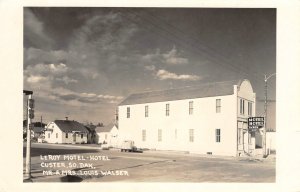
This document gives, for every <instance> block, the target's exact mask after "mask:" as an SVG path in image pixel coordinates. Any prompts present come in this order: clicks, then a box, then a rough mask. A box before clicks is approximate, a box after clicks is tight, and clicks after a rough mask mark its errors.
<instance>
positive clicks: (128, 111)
mask: <svg viewBox="0 0 300 192" xmlns="http://www.w3.org/2000/svg"><path fill="white" fill-rule="evenodd" d="M127 118H130V107H127Z"/></svg>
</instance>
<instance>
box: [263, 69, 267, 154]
mask: <svg viewBox="0 0 300 192" xmlns="http://www.w3.org/2000/svg"><path fill="white" fill-rule="evenodd" d="M267 82H268V79H267V75H265V105H264V120H265V121H264V136H263V155H264V156H266V155H267V146H266V142H267V140H266V132H267V105H268V103H267V102H268V84H267Z"/></svg>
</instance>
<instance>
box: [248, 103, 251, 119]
mask: <svg viewBox="0 0 300 192" xmlns="http://www.w3.org/2000/svg"><path fill="white" fill-rule="evenodd" d="M248 115H249V116H252V103H251V102H248Z"/></svg>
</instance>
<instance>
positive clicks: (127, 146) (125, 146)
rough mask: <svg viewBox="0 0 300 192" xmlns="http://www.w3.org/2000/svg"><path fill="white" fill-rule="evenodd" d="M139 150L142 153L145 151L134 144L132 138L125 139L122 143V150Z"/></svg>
mask: <svg viewBox="0 0 300 192" xmlns="http://www.w3.org/2000/svg"><path fill="white" fill-rule="evenodd" d="M123 151H124V152H137V153H142V152H143V151H142V150H141V149H138V148H137V147H136V146H134V141H132V140H124V141H123V142H122V145H121V152H123Z"/></svg>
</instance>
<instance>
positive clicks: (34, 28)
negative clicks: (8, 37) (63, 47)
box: [24, 8, 53, 48]
mask: <svg viewBox="0 0 300 192" xmlns="http://www.w3.org/2000/svg"><path fill="white" fill-rule="evenodd" d="M24 41H25V43H24V44H25V45H28V46H29V47H30V46H34V47H38V48H39V47H43V48H50V47H51V46H52V44H53V41H52V39H51V38H50V37H49V36H47V35H46V33H45V30H44V25H43V23H42V22H41V21H40V20H38V18H37V17H36V16H35V15H34V14H33V13H32V12H31V11H30V10H29V9H27V8H25V9H24Z"/></svg>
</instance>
